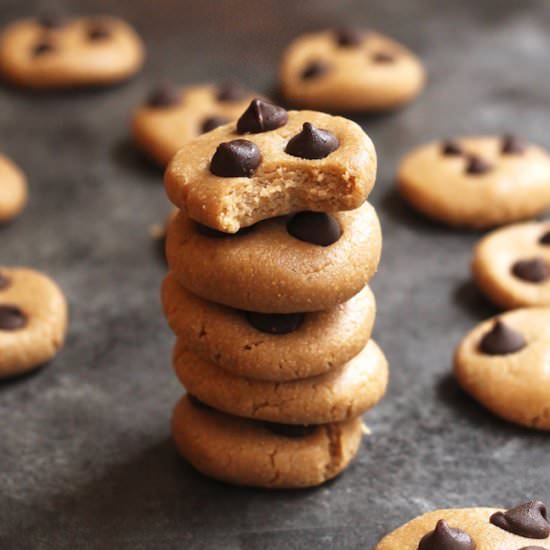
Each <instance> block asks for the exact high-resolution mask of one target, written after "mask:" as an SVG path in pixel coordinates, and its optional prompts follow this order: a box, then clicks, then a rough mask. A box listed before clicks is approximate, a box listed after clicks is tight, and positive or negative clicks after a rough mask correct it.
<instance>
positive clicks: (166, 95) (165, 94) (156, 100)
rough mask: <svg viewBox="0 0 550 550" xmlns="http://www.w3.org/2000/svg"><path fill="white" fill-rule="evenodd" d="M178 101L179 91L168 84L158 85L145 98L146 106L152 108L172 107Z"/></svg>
mask: <svg viewBox="0 0 550 550" xmlns="http://www.w3.org/2000/svg"><path fill="white" fill-rule="evenodd" d="M179 103H181V92H180V91H179V90H178V89H177V88H175V87H174V86H170V85H169V84H163V85H161V86H158V87H157V88H155V89H154V90H153V91H152V92H151V93H150V94H149V97H148V98H147V106H148V107H153V108H154V109H162V108H165V107H173V106H174V105H178V104H179Z"/></svg>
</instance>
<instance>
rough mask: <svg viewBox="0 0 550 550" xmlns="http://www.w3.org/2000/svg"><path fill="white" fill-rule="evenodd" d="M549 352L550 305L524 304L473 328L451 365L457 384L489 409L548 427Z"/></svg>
mask: <svg viewBox="0 0 550 550" xmlns="http://www.w3.org/2000/svg"><path fill="white" fill-rule="evenodd" d="M496 321H498V322H496ZM549 357H550V308H525V309H518V310H515V311H511V312H508V313H505V314H503V315H500V316H499V317H498V318H495V319H490V320H488V321H485V322H483V323H481V324H480V325H478V326H477V327H476V328H474V329H473V330H472V331H471V332H470V333H469V334H468V335H467V336H466V337H465V338H464V340H463V341H462V343H461V344H460V345H459V346H458V348H457V350H456V354H455V367H454V368H455V374H456V377H457V379H458V381H459V383H460V385H461V386H462V387H463V388H464V389H465V390H466V391H467V392H468V393H470V394H471V395H472V396H473V397H474V398H475V399H477V400H478V401H479V402H480V403H482V404H483V405H484V406H485V407H487V408H488V409H489V410H491V411H492V412H493V413H495V414H497V415H498V416H501V417H502V418H505V419H506V420H509V421H511V422H515V423H517V424H522V425H524V426H528V427H530V428H536V429H539V430H549V429H550V371H549V369H548V358H549Z"/></svg>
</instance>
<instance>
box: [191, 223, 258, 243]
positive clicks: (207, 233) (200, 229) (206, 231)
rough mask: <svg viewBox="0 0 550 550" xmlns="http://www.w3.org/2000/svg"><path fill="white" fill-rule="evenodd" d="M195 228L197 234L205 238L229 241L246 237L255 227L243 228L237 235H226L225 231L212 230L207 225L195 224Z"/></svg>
mask: <svg viewBox="0 0 550 550" xmlns="http://www.w3.org/2000/svg"><path fill="white" fill-rule="evenodd" d="M195 227H196V228H197V233H200V234H201V235H202V236H203V237H208V238H210V239H227V238H230V237H237V236H242V235H246V234H247V233H249V232H250V231H251V230H252V228H253V227H254V226H253V225H251V226H249V227H241V229H239V230H238V231H237V232H236V233H225V232H224V231H218V230H217V229H212V227H208V226H207V225H203V224H202V223H198V222H195Z"/></svg>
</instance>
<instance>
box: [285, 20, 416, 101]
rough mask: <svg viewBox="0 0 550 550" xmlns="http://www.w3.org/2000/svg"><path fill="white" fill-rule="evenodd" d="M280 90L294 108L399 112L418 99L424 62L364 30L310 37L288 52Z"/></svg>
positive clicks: (340, 31) (290, 48) (386, 39)
mask: <svg viewBox="0 0 550 550" xmlns="http://www.w3.org/2000/svg"><path fill="white" fill-rule="evenodd" d="M279 78H280V87H281V93H282V95H283V96H284V97H285V99H286V100H287V101H288V102H289V103H291V104H292V105H296V106H299V107H303V108H308V109H318V110H320V111H338V112H346V111H348V112H349V111H380V110H387V109H394V108H396V107H399V106H401V105H403V104H405V103H407V102H409V101H411V100H412V99H413V98H414V97H416V96H417V95H418V94H419V93H420V91H421V90H422V88H423V87H424V81H425V71H424V68H423V66H422V64H421V63H420V61H419V60H418V58H417V57H416V56H415V55H414V54H413V53H411V52H410V51H409V50H407V49H406V48H405V47H404V46H402V45H401V44H398V43H397V42H395V41H394V40H391V39H390V38H388V37H386V36H383V35H382V34H379V33H376V32H372V31H364V30H359V29H340V30H327V31H322V32H314V33H309V34H304V35H302V36H300V37H299V38H297V39H296V40H294V41H293V42H292V43H291V44H290V45H289V46H288V48H287V49H286V51H285V53H284V55H283V59H282V62H281V67H280V76H279Z"/></svg>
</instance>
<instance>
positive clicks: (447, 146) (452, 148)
mask: <svg viewBox="0 0 550 550" xmlns="http://www.w3.org/2000/svg"><path fill="white" fill-rule="evenodd" d="M441 154H442V155H445V156H446V157H459V156H461V155H463V154H464V151H463V150H462V147H460V145H459V144H458V143H457V142H456V141H451V140H446V141H444V142H443V143H442V144H441Z"/></svg>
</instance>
